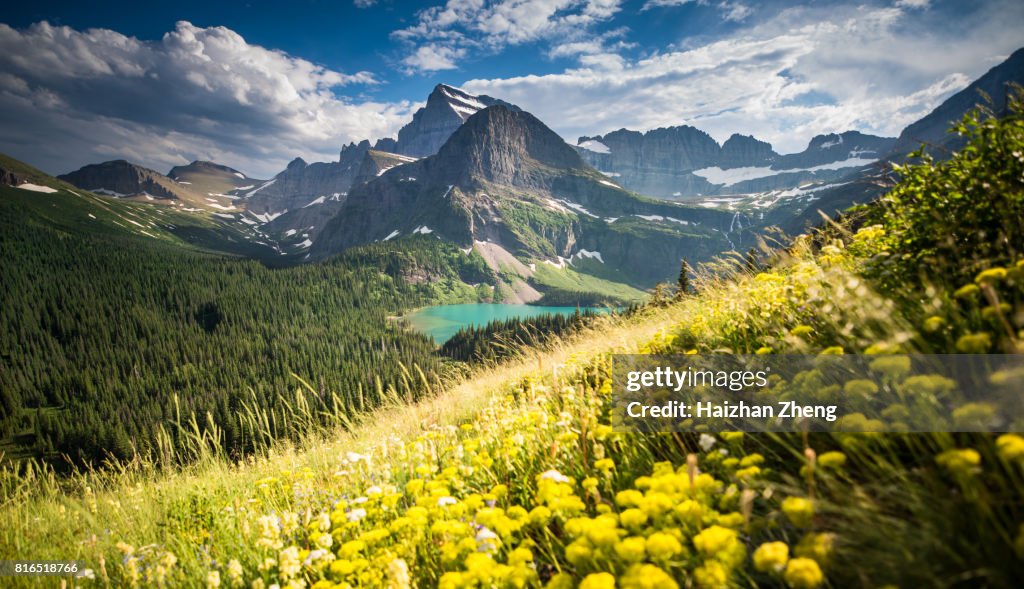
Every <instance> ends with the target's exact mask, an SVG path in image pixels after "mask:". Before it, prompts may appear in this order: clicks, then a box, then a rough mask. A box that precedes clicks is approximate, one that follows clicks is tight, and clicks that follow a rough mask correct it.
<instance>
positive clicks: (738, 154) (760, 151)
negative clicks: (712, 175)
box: [713, 133, 779, 169]
mask: <svg viewBox="0 0 1024 589" xmlns="http://www.w3.org/2000/svg"><path fill="white" fill-rule="evenodd" d="M778 157H779V154H777V153H775V150H774V149H772V145H771V143H768V142H767V141H761V140H760V139H755V138H754V137H753V136H752V135H740V134H739V133H734V134H733V135H732V136H731V137H729V138H728V139H726V140H725V143H723V144H722V149H721V151H719V152H718V160H717V161H716V162H715V163H714V164H713V165H715V166H718V167H719V168H723V169H725V168H743V167H756V166H769V165H771V164H772V162H773V161H775V159H776V158H778Z"/></svg>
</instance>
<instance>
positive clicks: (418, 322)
mask: <svg viewBox="0 0 1024 589" xmlns="http://www.w3.org/2000/svg"><path fill="white" fill-rule="evenodd" d="M580 310H581V311H586V310H590V311H594V312H597V313H607V312H608V311H610V309H607V308H604V307H583V308H581V309H580ZM575 312H576V307H540V306H536V305H500V304H493V303H470V304H465V305H438V306H436V307H424V308H422V309H419V310H417V311H415V312H413V313H411V314H409V315H408V316H406V319H407V320H408V321H409V324H410V325H412V327H413V329H415V330H417V331H421V332H423V333H425V334H427V335H429V336H430V337H432V338H434V341H435V342H437V343H439V344H440V343H444V342H446V341H448V340H449V339H451V337H452V336H453V335H455V333H456V332H457V331H459V329H461V328H463V327H466V326H467V325H475V326H478V327H480V326H483V325H486V324H488V323H489V322H491V321H495V320H505V319H512V318H514V317H519V318H523V317H536V316H538V315H555V314H558V315H572V314H573V313H575Z"/></svg>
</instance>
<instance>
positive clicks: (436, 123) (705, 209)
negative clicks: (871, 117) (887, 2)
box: [0, 50, 1024, 302]
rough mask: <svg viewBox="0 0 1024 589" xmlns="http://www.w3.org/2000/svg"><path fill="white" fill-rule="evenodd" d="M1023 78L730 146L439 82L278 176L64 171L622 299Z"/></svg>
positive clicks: (515, 294)
mask: <svg viewBox="0 0 1024 589" xmlns="http://www.w3.org/2000/svg"><path fill="white" fill-rule="evenodd" d="M1021 81H1024V50H1020V51H1017V52H1016V53H1014V54H1013V55H1012V56H1011V57H1010V58H1009V59H1008V60H1006V61H1005V62H1004V63H1002V64H1000V65H999V66H997V67H995V68H993V69H992V70H991V71H989V72H988V73H987V74H985V75H984V76H983V77H982V78H980V79H979V80H977V81H975V82H974V83H973V84H971V85H970V86H969V87H968V88H966V89H964V90H963V91H961V92H959V93H958V94H956V95H954V96H953V97H951V98H950V99H948V100H947V101H946V102H944V103H943V104H942V105H940V106H939V107H938V108H937V109H935V110H934V111H933V112H932V113H930V114H929V115H928V116H926V117H924V118H923V119H921V120H920V121H918V122H916V123H914V124H912V125H910V126H908V127H907V128H906V129H905V130H904V132H903V133H902V134H901V135H900V137H899V138H886V137H878V136H874V135H868V134H864V133H860V132H857V131H846V132H842V133H835V134H826V135H819V136H816V137H814V138H812V139H811V140H810V142H809V143H808V146H807V148H806V149H805V150H803V151H802V152H799V153H794V154H779V153H777V152H776V151H775V150H774V149H773V148H772V146H771V145H770V144H768V143H766V142H764V141H760V140H758V139H757V138H755V137H752V136H749V135H741V134H735V135H733V136H731V137H729V138H728V139H727V140H726V141H725V142H724V143H722V144H719V143H718V142H717V141H715V140H714V139H713V138H712V137H711V136H710V135H708V134H707V133H705V132H703V131H701V130H699V129H697V128H694V127H691V126H685V125H684V126H677V127H670V128H663V129H654V130H651V131H647V132H639V131H632V130H628V129H620V130H618V131H614V132H611V133H608V134H605V135H602V136H594V137H580V138H579V139H578V141H577V144H576V145H569V144H567V143H566V142H565V141H564V140H563V139H562V138H561V137H559V136H558V135H557V134H556V133H555V132H554V131H552V130H551V129H550V128H548V127H547V126H546V125H545V124H544V123H543V122H541V121H540V120H538V119H537V118H536V117H534V116H533V115H531V114H529V113H527V112H525V111H523V110H522V109H520V108H518V107H517V106H515V105H512V104H509V103H507V102H504V101H501V100H499V99H496V98H492V97H488V96H474V95H471V94H469V93H466V92H465V91H462V90H459V89H457V88H454V87H451V86H446V85H438V86H437V87H435V88H434V90H433V92H431V94H430V96H429V97H428V99H427V102H426V105H425V106H424V107H423V108H421V109H419V110H418V111H417V112H416V113H415V114H414V115H413V118H412V121H410V122H409V123H408V124H407V125H406V126H405V127H403V128H402V129H401V130H400V131H399V133H398V135H397V139H396V138H384V139H379V140H377V141H376V142H374V143H372V144H371V142H370V141H369V140H364V141H361V142H359V143H350V144H348V145H346V146H344V147H343V148H342V149H341V151H340V154H339V158H338V160H337V161H335V162H318V163H307V162H306V161H304V160H302V159H301V158H296V159H295V160H293V161H292V162H291V163H289V164H288V166H287V167H286V168H285V169H284V170H283V171H281V172H280V173H278V174H277V175H275V176H274V177H273V178H271V179H267V180H260V179H253V178H249V177H247V176H246V175H245V174H244V173H242V172H240V171H238V170H235V169H233V168H230V167H228V166H224V165H221V164H218V163H214V162H204V161H196V162H192V163H191V164H188V165H183V166H177V167H174V168H173V169H171V170H170V171H169V172H168V174H166V175H164V174H160V173H159V172H156V171H154V170H149V169H146V168H144V167H141V166H138V165H135V164H132V163H130V162H126V161H123V160H118V161H113V162H105V163H102V164H95V165H90V166H86V167H84V168H82V169H80V170H77V171H75V172H72V173H70V174H66V175H63V176H61V177H60V180H61V181H65V182H67V183H68V184H71V185H74V186H76V187H78V188H80V189H83V190H89V191H93V192H95V193H99V194H106V195H108V196H114V197H117V198H120V199H127V200H133V201H139V202H145V203H148V204H152V205H171V206H173V207H175V208H177V209H178V210H179V211H182V212H187V213H195V214H198V215H203V216H206V217H207V218H209V219H210V220H211V221H213V222H214V223H215V224H216V225H217V226H220V227H222V228H223V229H224V230H225V231H227V232H229V233H230V234H231V235H232V236H233V237H232V240H235V241H237V240H238V239H241V240H244V241H246V242H248V244H247V245H248V246H251V247H252V248H254V249H253V251H258V252H260V253H259V256H261V257H264V258H266V257H273V258H276V261H275V263H294V262H301V261H306V260H320V259H325V258H328V257H331V256H334V255H336V254H339V253H342V252H344V251H346V250H348V249H350V248H353V247H355V246H361V245H365V244H373V243H381V242H401V241H402V240H423V239H430V240H441V241H442V242H444V243H450V244H454V245H456V246H458V247H459V248H461V249H462V250H463V253H464V254H465V255H466V256H479V257H480V258H481V259H482V261H483V263H484V264H486V266H487V268H488V271H489V273H490V278H489V282H490V283H491V284H490V285H491V286H492V287H493V290H492V294H491V298H492V299H493V300H496V301H505V302H516V301H518V302H531V301H537V300H541V301H542V302H544V299H545V297H549V296H552V295H553V294H554V293H563V294H564V292H563V291H569V292H590V293H595V292H596V293H604V294H605V295H608V296H609V297H611V296H612V294H613V293H617V294H618V295H621V294H622V293H623V292H637V291H635V289H636V288H649V287H650V286H652V285H653V284H655V283H656V282H659V281H662V280H665V279H668V278H671V277H673V276H674V275H675V274H676V273H677V272H678V268H679V263H680V260H681V259H687V260H688V261H690V263H691V264H696V263H699V262H703V261H707V260H710V259H711V258H713V257H715V256H716V255H719V254H721V253H722V252H725V251H728V250H736V251H743V250H744V249H746V248H748V247H750V245H752V244H753V243H755V241H756V239H757V234H758V233H759V232H760V231H761V230H763V229H764V228H766V227H767V226H769V225H777V226H781V227H782V228H784V229H785V230H787V231H790V232H797V231H801V230H804V229H805V228H806V227H807V226H808V225H811V224H814V223H817V222H819V221H820V215H819V213H818V211H819V210H820V211H823V212H825V213H829V214H832V213H835V212H836V211H840V210H843V209H845V208H846V207H848V206H849V205H850V204H854V203H856V202H864V201H866V200H869V199H871V198H874V197H876V196H878V194H880V193H881V192H882V191H883V190H884V184H885V182H884V181H882V180H881V179H880V178H879V172H880V170H882V169H883V163H882V162H885V161H887V160H901V159H902V158H903V157H904V156H905V153H906V152H907V151H909V149H912V148H914V147H916V146H917V145H918V144H919V142H921V141H924V142H927V143H929V144H931V145H933V146H938V147H940V148H941V149H947V150H948V149H953V148H955V147H956V145H957V144H956V140H957V139H956V137H955V136H948V135H945V134H942V135H940V134H939V130H940V129H941V130H944V129H946V128H948V126H949V123H950V122H951V121H953V120H955V119H958V118H959V117H960V116H962V114H963V113H964V112H966V111H967V110H969V109H970V108H972V107H973V106H974V105H975V104H976V103H977V102H978V101H979V100H980V99H981V96H982V95H981V92H984V93H986V94H987V95H989V96H992V97H993V109H994V110H996V111H997V112H998V111H999V110H1000V109H1005V102H1006V93H1007V92H1008V90H1007V88H1008V85H1009V84H1011V83H1014V82H1016V83H1020V82H1021ZM943 133H944V131H943ZM940 155H941V154H940ZM15 167H16V166H15ZM19 169H20V168H19ZM18 174H19V172H18V171H16V170H13V169H10V167H5V168H0V179H2V180H3V182H4V183H6V184H11V185H21V184H24V183H25V182H26V180H25V178H24V177H21V176H19V175H18ZM62 186H63V185H62ZM186 225H188V224H186ZM190 231H193V230H191V229H190ZM172 232H173V230H172ZM191 235H192V237H189V236H188V235H186V236H185V237H184V238H185V239H186V240H189V239H192V238H197V239H198V237H196V236H201V239H202V240H205V241H204V243H219V242H217V240H216V239H211V237H210V235H209V229H206V228H204V229H203V230H202V231H201V232H200V231H198V230H196V231H194V232H193V233H192V234H191ZM217 247H219V246H217ZM232 247H234V246H232ZM237 249H238V248H237V247H236V248H235V251H237ZM612 298H614V297H612Z"/></svg>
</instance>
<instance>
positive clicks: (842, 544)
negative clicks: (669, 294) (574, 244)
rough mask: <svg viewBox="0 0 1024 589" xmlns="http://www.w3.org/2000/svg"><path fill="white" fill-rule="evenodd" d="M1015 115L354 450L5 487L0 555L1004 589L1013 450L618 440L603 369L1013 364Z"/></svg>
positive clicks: (202, 576) (413, 574)
mask: <svg viewBox="0 0 1024 589" xmlns="http://www.w3.org/2000/svg"><path fill="white" fill-rule="evenodd" d="M1017 106H1018V109H1017V110H1015V111H1014V114H1013V115H1012V116H1011V117H1009V118H1007V119H1006V120H1004V121H1002V122H995V121H986V122H983V123H978V124H973V125H970V126H968V127H967V128H965V131H967V132H968V134H969V135H970V136H971V138H972V146H973V149H970V148H969V149H965V150H964V151H963V152H962V153H961V154H960V155H959V156H958V157H956V158H954V159H953V160H952V161H951V162H949V163H946V164H941V165H937V166H933V165H931V164H925V165H923V166H921V167H916V168H908V169H903V170H900V174H901V175H902V176H903V180H902V181H901V183H900V184H899V185H898V186H897V187H896V189H895V190H894V191H893V192H892V193H891V194H890V196H889V197H888V199H887V202H886V203H883V205H882V206H876V207H871V208H869V209H868V210H865V211H861V212H859V213H857V214H856V215H855V216H853V217H851V218H850V219H847V220H846V222H845V224H843V225H840V226H837V227H835V228H833V229H831V230H829V231H827V232H825V233H823V234H820V235H817V236H815V237H813V238H806V239H802V240H800V241H798V242H797V243H795V244H793V245H792V247H790V248H788V249H787V250H785V251H777V252H773V254H772V259H771V262H772V265H771V268H770V269H768V270H764V271H761V272H756V273H755V272H750V271H740V270H736V271H734V272H733V273H732V274H731V275H728V276H723V277H720V278H718V279H710V278H705V279H704V280H702V281H700V282H699V283H698V284H697V291H698V292H699V294H698V295H695V296H687V297H684V298H683V299H681V300H679V301H678V302H676V303H673V304H670V305H667V306H664V307H648V308H647V309H646V310H644V311H642V312H640V313H637V314H636V315H634V316H633V317H631V318H630V319H628V320H623V319H621V318H609V319H604V320H600V321H599V322H598V324H597V325H596V326H595V327H594V328H593V329H592V330H591V331H589V332H586V333H584V334H582V335H581V336H580V337H579V338H578V339H576V340H574V341H572V342H568V343H564V344H561V345H555V346H553V347H552V348H551V349H549V350H547V351H543V352H542V351H538V353H537V355H536V356H535V357H533V358H526V359H523V360H521V361H519V362H517V363H510V364H506V365H502V366H498V367H495V368H491V369H488V370H487V371H485V372H481V373H479V374H478V375H477V376H476V377H474V378H473V379H471V380H468V381H466V382H464V383H463V384H461V385H459V386H457V387H454V388H451V389H448V390H445V391H435V394H434V395H432V396H430V397H428V398H426V399H424V400H423V401H421V402H419V403H416V404H411V405H410V404H406V403H404V402H401V401H400V399H399V397H400V393H395V394H393V395H391V398H392V399H393V402H394V403H393V405H391V406H389V407H388V408H386V409H382V410H380V411H378V412H376V413H374V414H373V415H370V416H366V417H364V418H362V419H361V420H360V422H359V423H358V424H356V425H355V427H354V428H352V429H351V430H350V432H349V433H345V434H339V435H337V436H331V437H329V438H327V439H323V438H320V439H310V440H307V441H306V443H305V445H304V446H303V447H302V449H301V450H294V449H288V448H282V447H279V448H277V449H274V450H269V451H267V452H265V453H264V454H262V455H260V456H259V457H256V458H253V459H250V460H244V461H237V462H232V461H230V460H228V459H227V457H226V456H225V455H224V453H223V452H222V450H221V449H220V448H219V447H218V446H217V445H216V444H215V443H214V440H210V439H208V438H205V437H198V436H197V437H194V438H191V440H192V443H193V445H194V448H195V450H194V452H195V453H196V454H199V455H201V456H203V457H204V459H205V461H204V462H203V463H201V464H198V465H196V466H194V467H192V468H190V469H187V470H185V471H183V472H167V473H164V472H160V471H158V470H154V468H153V467H152V465H149V464H146V463H138V462H137V463H133V464H131V465H128V466H126V467H124V468H123V469H122V470H120V471H117V472H114V473H107V474H100V473H95V472H83V473H81V474H78V475H76V476H74V477H72V478H70V479H62V480H59V479H57V478H55V477H54V476H53V475H52V474H50V473H48V472H46V471H45V470H38V469H32V468H22V469H21V470H20V471H18V472H13V471H11V470H6V471H4V472H3V474H2V476H0V505H2V507H0V558H15V557H17V558H26V557H29V556H31V557H33V558H58V557H59V558H80V559H82V560H84V561H85V562H86V564H87V566H88V567H89V569H90V571H89V575H90V576H91V577H94V578H95V579H94V580H92V581H81V582H82V583H83V585H84V584H86V583H88V584H95V585H100V586H102V585H106V584H112V585H133V584H141V585H153V586H159V585H174V586H197V587H198V586H204V585H205V586H208V587H209V586H214V587H216V586H228V587H240V586H254V587H269V586H272V585H274V584H278V585H280V586H288V587H317V588H326V587H377V586H387V587H413V586H415V587H433V586H439V587H529V586H541V585H543V586H548V587H572V586H577V585H578V586H580V587H584V588H586V589H595V588H606V587H625V588H634V587H637V588H638V587H668V588H671V587H732V586H779V587H781V586H788V587H793V588H799V589H811V588H815V587H820V586H833V587H880V586H897V587H935V586H949V585H958V586H959V585H963V586H986V587H1014V586H1017V584H1018V583H1019V580H1020V579H1021V578H1024V525H1022V524H1024V501H1022V497H1021V493H1022V489H1024V437H1022V436H1020V435H1018V434H1002V435H996V434H914V435H908V434H901V433H898V430H897V429H896V428H897V426H898V423H897V422H898V417H899V416H898V415H896V414H891V415H888V416H886V418H885V420H884V421H879V422H876V423H872V424H868V428H867V429H868V430H869V431H870V432H872V433H842V434H803V435H801V434H760V435H750V434H748V435H743V434H738V433H732V434H728V433H725V434H719V435H707V434H704V435H697V434H680V435H668V434H650V435H641V434H625V433H619V432H615V431H613V429H612V427H611V425H610V400H609V393H610V392H611V383H610V369H611V366H610V355H609V354H610V353H611V352H640V353H652V352H680V353H682V352H690V351H696V352H704V353H707V352H718V353H721V352H732V353H755V352H761V353H776V354H788V353H804V354H835V353H853V354H876V353H879V352H891V351H901V352H906V353H917V352H931V353H935V352H947V353H956V352H975V353H979V352H1008V353H1020V352H1021V351H1022V350H1021V345H1020V338H1021V336H1022V334H1021V329H1022V327H1024V260H1022V259H1021V256H1020V253H1019V252H1018V250H1017V249H1016V248H1017V247H1018V244H1019V243H1020V241H1019V240H1018V239H1017V237H1018V236H1019V235H1020V233H1019V231H1020V229H1021V222H1022V219H1024V217H1022V216H1021V215H1020V207H1021V206H1022V203H1024V174H1022V172H1024V158H1021V157H1020V153H1021V150H1022V149H1024V119H1022V116H1021V111H1020V109H1019V105H1017ZM988 211H995V212H998V214H990V213H989V212H988ZM979 236H984V239H980V240H979V239H978V238H979ZM972 240H974V241H972ZM911 247H913V248H914V249H911ZM922 248H923V249H922ZM933 265H938V266H937V268H935V269H933ZM951 269H957V271H950V270H951ZM885 370H886V372H885V374H886V375H887V376H886V378H888V379H890V380H889V381H888V382H889V383H890V384H891V385H892V386H894V387H897V388H901V387H909V385H910V383H908V382H907V381H905V380H903V378H904V376H905V375H904V373H901V371H900V370H899V368H898V367H896V368H895V369H894V368H893V367H891V366H890V367H888V368H886V369H885ZM1004 376H1005V377H1006V378H1008V379H1009V381H1008V382H1009V384H1010V385H1011V386H1016V387H1018V388H1019V387H1020V386H1021V383H1020V381H1019V375H1018V376H1015V375H1004ZM1015 379H1016V380H1015ZM915 383H916V384H917V385H920V384H921V382H920V381H915ZM918 388H920V387H918ZM907 394H908V395H914V394H918V395H919V394H923V393H921V392H918V393H914V392H912V391H909V389H908V391H907ZM886 431H888V432H889V433H884V432H886Z"/></svg>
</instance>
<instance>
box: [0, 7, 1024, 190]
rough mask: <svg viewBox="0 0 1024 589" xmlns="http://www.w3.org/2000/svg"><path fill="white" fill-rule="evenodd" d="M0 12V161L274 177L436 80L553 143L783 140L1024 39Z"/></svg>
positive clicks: (436, 18) (384, 131) (564, 14)
mask: <svg viewBox="0 0 1024 589" xmlns="http://www.w3.org/2000/svg"><path fill="white" fill-rule="evenodd" d="M0 19H2V22H3V23H4V24H3V25H0V151H4V152H7V153H9V154H11V155H14V156H15V157H19V158H22V159H25V160H26V161H28V162H29V163H33V164H35V165H38V166H39V167H41V168H43V169H44V170H46V171H49V172H55V173H57V172H66V171H69V170H71V169H74V168H77V167H79V166H81V165H83V164H85V163H89V162H95V161H101V160H105V159H114V158H125V159H130V160H133V161H137V162H139V163H142V164H144V165H147V166H150V167H153V168H154V169H157V170H159V171H166V169H167V168H169V167H170V166H172V165H175V164H179V163H183V162H187V161H191V160H192V159H213V160H216V161H219V162H222V163H226V164H228V165H232V166H235V167H238V168H240V169H242V170H243V171H245V172H246V173H249V174H253V175H257V176H271V175H273V174H274V173H275V172H276V171H279V170H280V169H281V168H282V167H283V165H284V164H285V163H286V162H287V161H288V160H289V159H291V158H292V157H295V156H302V157H304V158H306V159H307V160H330V159H335V158H336V157H337V156H336V154H337V151H338V149H339V148H340V146H341V145H342V144H343V143H346V142H348V141H352V140H359V139H362V138H369V139H371V140H373V139H376V138H378V137H382V136H388V135H392V134H394V133H395V132H396V131H397V129H398V128H399V127H400V126H401V125H402V124H404V123H405V122H406V121H408V119H409V118H410V117H411V115H412V112H413V111H414V110H415V109H416V108H417V107H418V106H420V105H421V104H422V102H423V101H424V100H425V98H426V96H427V94H428V93H429V91H430V89H431V88H432V87H433V86H434V85H435V84H436V83H438V82H444V83H449V84H453V85H457V86H461V87H464V88H466V89H467V90H469V91H472V92H476V93H487V94H490V95H492V96H496V97H499V98H503V99H506V100H509V101H511V102H514V103H516V104H519V105H520V106H522V107H524V108H526V109H527V110H530V111H531V112H533V113H534V114H536V115H537V116H538V117H540V118H541V120H543V121H545V122H546V123H547V124H548V125H549V126H551V127H552V128H553V129H555V130H556V131H557V132H559V133H560V134H561V135H562V136H563V137H565V138H566V139H567V140H569V141H570V142H575V139H576V137H577V136H579V135H583V134H600V133H605V132H608V131H611V130H614V129H617V128H621V127H627V128H633V129H640V130H646V129H650V128H655V127H659V126H668V125H678V124H692V125H694V126H697V127H699V128H702V129H704V130H706V131H708V132H709V133H711V134H712V136H714V137H715V138H716V139H718V140H719V141H723V140H724V139H726V138H727V137H728V136H729V135H730V134H731V133H734V132H739V133H743V134H753V135H755V136H757V137H758V138H761V139H765V140H768V141H770V142H772V144H773V145H774V146H775V147H776V149H778V150H779V151H781V152H791V151H798V150H800V149H802V148H803V146H804V145H806V143H807V141H808V140H809V139H810V138H811V137H812V136H813V135H814V134H817V133H824V132H833V131H843V130H846V129H858V130H861V131H865V132H872V133H878V134H888V135H894V134H896V133H898V132H899V131H900V129H902V127H903V126H905V125H906V124H908V123H910V122H912V121H913V120H915V119H916V118H919V117H920V116H922V115H924V114H926V113H927V112H928V111H929V110H931V108H934V106H936V105H937V104H938V103H939V102H941V100H943V99H944V98H946V97H948V96H949V95H950V94H951V93H953V92H955V91H957V90H959V89H961V88H963V87H964V86H965V85H967V84H968V83H969V82H970V81H971V80H972V79H974V78H976V77H978V76H979V75H981V74H982V73H984V72H985V71H986V70H987V69H989V68H991V67H992V66H994V65H996V64H997V63H998V62H999V61H1001V60H1002V59H1004V58H1005V57H1006V56H1007V55H1009V53H1011V52H1012V51H1013V50H1014V49H1016V48H1018V47H1019V46H1024V35H1021V34H1020V32H1019V31H1020V30H1024V3H1021V2H1018V1H1015V0H987V1H984V2H977V3H964V2H949V1H946V2H943V1H940V0H932V1H929V0H864V1H862V2H839V1H829V2H826V1H819V2H800V3H797V2H753V1H743V0H639V1H635V2H634V1H621V0H497V1H494V2H491V1H486V0H447V1H446V2H438V3H429V2H426V3H407V2H397V1H389V0H376V1H373V0H356V1H355V2H352V1H346V0H342V1H337V2H328V1H319V2H317V1H309V0H294V1H291V2H286V3H283V2H259V1H251V2H238V3H235V2H209V1H207V2H175V3H166V5H164V4H157V5H151V6H147V7H146V8H145V10H138V9H136V10H126V9H124V8H123V4H119V3H114V2H90V3H81V2H36V3H35V4H33V5H26V4H23V5H21V6H12V7H8V8H7V9H6V10H5V14H4V15H3V16H2V17H0Z"/></svg>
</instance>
